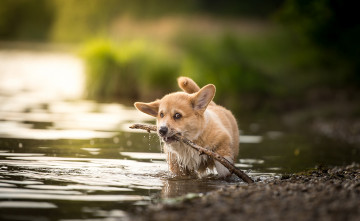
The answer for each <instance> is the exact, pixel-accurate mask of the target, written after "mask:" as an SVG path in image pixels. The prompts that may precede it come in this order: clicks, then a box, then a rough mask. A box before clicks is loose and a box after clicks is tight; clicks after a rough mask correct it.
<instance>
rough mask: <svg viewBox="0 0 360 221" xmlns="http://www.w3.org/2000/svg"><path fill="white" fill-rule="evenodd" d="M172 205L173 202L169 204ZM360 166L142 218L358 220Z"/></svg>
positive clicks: (198, 200) (227, 193)
mask: <svg viewBox="0 0 360 221" xmlns="http://www.w3.org/2000/svg"><path fill="white" fill-rule="evenodd" d="M169 202H172V203H169ZM359 217H360V166H359V164H352V165H349V166H346V167H333V168H330V169H323V168H321V169H317V170H312V171H307V172H303V173H298V174H292V175H283V176H281V177H278V178H275V179H274V180H268V181H265V182H257V183H255V184H251V185H238V186H236V187H232V188H227V189H222V190H219V191H215V192H210V193H208V194H206V195H204V196H199V197H190V198H189V197H188V198H185V199H184V200H182V201H180V202H175V203H174V202H173V201H164V202H163V203H159V204H156V205H152V206H150V207H149V208H147V209H146V210H145V211H142V212H141V215H140V213H139V215H138V216H137V217H136V218H137V220H207V221H210V220H358V219H359Z"/></svg>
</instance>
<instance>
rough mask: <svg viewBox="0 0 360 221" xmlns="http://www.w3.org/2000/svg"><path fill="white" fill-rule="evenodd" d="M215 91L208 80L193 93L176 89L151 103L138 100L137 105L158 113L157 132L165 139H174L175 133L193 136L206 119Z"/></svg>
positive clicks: (152, 112)
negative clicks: (206, 83)
mask: <svg viewBox="0 0 360 221" xmlns="http://www.w3.org/2000/svg"><path fill="white" fill-rule="evenodd" d="M214 95H215V86H214V85H212V84H208V85H206V86H205V87H203V88H201V89H200V90H199V91H197V92H196V93H193V94H188V93H185V92H175V93H171V94H168V95H165V96H164V97H163V98H162V99H161V100H156V101H154V102H150V103H142V102H136V103H135V104H134V105H135V107H136V108H137V109H138V110H140V111H142V112H144V113H146V114H149V115H151V116H154V117H156V119H157V120H156V122H157V133H158V134H159V136H160V137H161V138H162V139H163V140H164V141H165V142H166V143H171V142H173V141H174V139H173V136H174V135H175V134H178V133H179V134H181V135H182V136H185V137H187V138H188V139H190V140H194V139H196V138H197V137H198V136H199V135H200V134H201V132H202V130H203V128H204V124H205V122H206V119H205V117H204V112H205V110H206V108H207V106H208V105H209V103H210V102H211V101H212V99H213V98H214Z"/></svg>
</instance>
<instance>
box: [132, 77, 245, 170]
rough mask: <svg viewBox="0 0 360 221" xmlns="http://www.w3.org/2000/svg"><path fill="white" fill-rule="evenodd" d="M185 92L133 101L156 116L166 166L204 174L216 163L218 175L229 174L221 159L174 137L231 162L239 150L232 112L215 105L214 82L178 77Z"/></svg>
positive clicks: (138, 107) (236, 129)
mask: <svg viewBox="0 0 360 221" xmlns="http://www.w3.org/2000/svg"><path fill="white" fill-rule="evenodd" d="M178 84H179V87H180V88H181V89H182V90H183V91H184V92H174V93H170V94H168V95H165V96H164V97H163V98H162V99H161V100H156V101H154V102H150V103H142V102H136V103H135V104H134V105H135V107H136V108H137V109H138V110H139V111H142V112H144V113H146V114H149V115H151V116H154V117H156V123H157V133H158V135H159V137H160V138H161V139H162V140H163V142H164V152H165V153H166V154H167V162H168V164H169V169H170V171H171V172H172V173H174V174H175V175H179V176H181V175H198V176H202V175H204V174H205V172H206V169H207V168H209V169H211V170H213V168H214V167H215V168H216V170H217V173H218V175H219V176H220V177H226V176H228V175H230V172H229V171H228V169H227V168H226V167H224V166H223V165H222V164H221V163H219V162H217V161H214V160H213V159H211V158H209V157H208V156H205V155H199V153H198V152H197V151H196V150H194V149H192V148H191V147H189V146H187V145H186V144H183V143H182V142H178V141H176V140H175V139H174V135H175V134H181V135H182V136H184V137H186V138H187V139H189V140H191V141H193V142H194V143H196V144H198V145H200V146H202V147H205V148H208V149H211V150H212V151H214V152H216V153H218V154H220V155H221V156H222V157H224V158H226V159H227V160H228V161H230V162H231V163H233V162H234V161H235V159H236V157H237V155H238V152H239V130H238V126H237V123H236V120H235V118H234V116H233V115H232V113H231V112H230V111H229V110H227V109H225V108H224V107H221V106H219V105H216V104H215V103H214V102H213V101H212V100H213V98H214V95H215V86H214V85H212V84H208V85H206V86H204V87H203V88H201V89H200V88H199V86H198V85H197V84H196V83H195V82H194V81H193V80H192V79H190V78H187V77H180V78H178Z"/></svg>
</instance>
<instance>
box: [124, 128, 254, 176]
mask: <svg viewBox="0 0 360 221" xmlns="http://www.w3.org/2000/svg"><path fill="white" fill-rule="evenodd" d="M130 128H131V129H142V130H146V131H147V132H148V133H150V132H151V131H155V132H156V130H157V128H156V126H155V125H144V124H133V125H132V126H130ZM174 137H175V139H176V140H177V141H181V142H183V143H185V144H187V145H188V146H190V147H192V148H194V149H195V150H197V151H198V152H199V153H200V155H201V154H206V155H208V156H209V157H211V158H213V159H215V160H217V161H219V162H220V163H221V164H222V165H224V166H225V167H226V168H227V169H228V170H229V171H230V173H234V174H235V175H237V176H238V177H239V178H240V179H242V180H244V181H245V182H247V183H254V181H253V180H252V179H251V178H250V177H249V176H248V175H246V173H244V172H243V171H241V170H240V169H238V168H236V167H235V166H234V165H233V164H232V163H230V162H229V161H228V160H227V159H225V158H224V157H222V156H220V155H219V154H217V153H215V152H213V151H211V150H209V149H206V148H204V147H201V146H199V145H197V144H195V143H194V142H192V141H191V140H189V139H187V138H185V137H183V136H181V135H178V134H177V135H174Z"/></svg>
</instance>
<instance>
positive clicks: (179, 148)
mask: <svg viewBox="0 0 360 221" xmlns="http://www.w3.org/2000/svg"><path fill="white" fill-rule="evenodd" d="M165 145H166V148H167V150H168V151H169V152H172V153H175V154H176V156H177V161H178V162H179V164H180V165H181V166H182V167H184V168H187V169H189V170H197V169H198V168H199V167H200V165H201V164H202V163H204V161H206V160H207V158H206V156H204V155H202V156H200V155H199V152H198V151H196V150H194V149H192V148H191V147H189V146H187V145H186V144H184V143H181V142H174V143H171V144H165Z"/></svg>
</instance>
